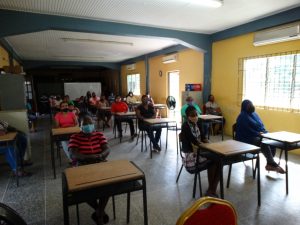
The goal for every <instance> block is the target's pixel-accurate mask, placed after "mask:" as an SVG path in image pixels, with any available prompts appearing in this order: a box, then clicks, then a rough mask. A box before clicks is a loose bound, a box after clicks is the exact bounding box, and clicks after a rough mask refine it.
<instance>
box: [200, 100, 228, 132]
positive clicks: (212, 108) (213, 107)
mask: <svg viewBox="0 0 300 225" xmlns="http://www.w3.org/2000/svg"><path fill="white" fill-rule="evenodd" d="M203 113H204V114H210V115H216V116H222V111H221V108H220V107H219V105H218V104H217V103H216V102H215V97H214V96H213V95H209V96H208V101H207V102H206V103H205V105H203ZM224 125H225V118H224V117H223V127H224ZM213 130H214V133H221V132H222V126H220V124H219V123H215V124H213Z"/></svg>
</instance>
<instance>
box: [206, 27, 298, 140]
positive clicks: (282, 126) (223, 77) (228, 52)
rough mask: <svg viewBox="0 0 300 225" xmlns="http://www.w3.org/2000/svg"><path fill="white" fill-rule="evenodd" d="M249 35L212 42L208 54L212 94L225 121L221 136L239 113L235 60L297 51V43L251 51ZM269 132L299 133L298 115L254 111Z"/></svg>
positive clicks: (253, 48) (252, 47)
mask: <svg viewBox="0 0 300 225" xmlns="http://www.w3.org/2000/svg"><path fill="white" fill-rule="evenodd" d="M252 42H253V34H252V33H251V34H247V35H242V36H238V37H234V38H230V39H227V40H223V41H219V42H215V43H214V44H213V52H212V56H213V57H212V94H214V95H215V99H216V102H217V103H218V104H219V105H220V106H221V109H222V111H223V113H224V116H225V118H226V121H227V124H226V127H225V132H226V133H227V134H230V133H231V126H232V124H233V123H234V122H235V120H236V117H237V116H238V114H239V112H240V104H241V102H240V100H239V99H238V60H239V58H243V57H250V56H258V55H265V54H272V53H279V52H288V51H293V50H299V49H300V40H297V41H289V42H284V43H278V44H273V45H266V46H260V47H254V46H253V44H252ZM256 111H257V112H258V114H259V115H260V117H261V118H262V120H263V121H264V124H265V126H266V128H267V130H269V131H281V130H285V131H291V132H297V133H300V114H299V113H290V112H279V111H270V110H262V109H257V110H256Z"/></svg>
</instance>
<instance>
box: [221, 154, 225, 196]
mask: <svg viewBox="0 0 300 225" xmlns="http://www.w3.org/2000/svg"><path fill="white" fill-rule="evenodd" d="M220 197H221V198H222V199H224V184H223V160H222V158H220Z"/></svg>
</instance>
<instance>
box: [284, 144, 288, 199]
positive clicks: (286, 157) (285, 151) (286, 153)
mask: <svg viewBox="0 0 300 225" xmlns="http://www.w3.org/2000/svg"><path fill="white" fill-rule="evenodd" d="M284 157H285V189H286V195H288V194H289V170H288V146H287V144H286V143H285V144H284Z"/></svg>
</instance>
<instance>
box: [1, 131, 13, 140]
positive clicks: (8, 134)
mask: <svg viewBox="0 0 300 225" xmlns="http://www.w3.org/2000/svg"><path fill="white" fill-rule="evenodd" d="M16 136H17V132H8V133H7V134H4V135H2V136H0V142H6V141H13V140H15V139H16Z"/></svg>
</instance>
